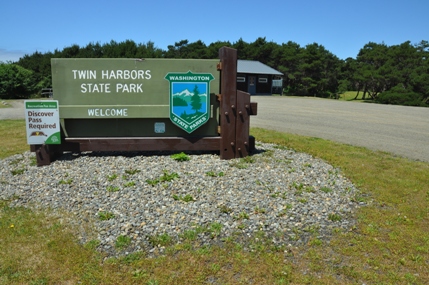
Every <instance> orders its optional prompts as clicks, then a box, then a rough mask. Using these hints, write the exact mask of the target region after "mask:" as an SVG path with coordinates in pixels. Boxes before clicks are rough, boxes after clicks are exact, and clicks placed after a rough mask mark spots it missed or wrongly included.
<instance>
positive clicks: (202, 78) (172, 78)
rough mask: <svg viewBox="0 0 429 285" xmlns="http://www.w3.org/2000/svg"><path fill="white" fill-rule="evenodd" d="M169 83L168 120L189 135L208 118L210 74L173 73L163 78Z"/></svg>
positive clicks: (211, 76)
mask: <svg viewBox="0 0 429 285" xmlns="http://www.w3.org/2000/svg"><path fill="white" fill-rule="evenodd" d="M165 79H167V80H168V81H169V82H170V120H171V121H172V122H173V124H175V125H176V126H178V127H179V128H181V129H183V130H185V131H186V132H188V133H191V132H193V131H195V130H196V129H198V128H199V127H200V126H202V125H204V124H205V123H206V122H207V121H208V120H209V118H210V81H212V80H213V79H214V76H213V75H212V74H210V73H192V72H191V71H188V72H187V73H173V72H170V73H168V74H167V75H166V76H165Z"/></svg>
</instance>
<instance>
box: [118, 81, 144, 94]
mask: <svg viewBox="0 0 429 285" xmlns="http://www.w3.org/2000/svg"><path fill="white" fill-rule="evenodd" d="M142 85H143V84H142V83H139V84H135V83H130V84H122V83H118V84H116V92H117V93H119V92H122V93H142V92H143V89H142Z"/></svg>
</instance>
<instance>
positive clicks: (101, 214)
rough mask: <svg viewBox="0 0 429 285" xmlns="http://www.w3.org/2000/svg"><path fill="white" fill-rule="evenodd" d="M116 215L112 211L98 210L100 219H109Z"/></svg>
mask: <svg viewBox="0 0 429 285" xmlns="http://www.w3.org/2000/svg"><path fill="white" fill-rule="evenodd" d="M114 217H115V215H114V214H113V213H111V212H104V211H101V212H98V218H99V219H100V221H107V220H110V219H113V218H114Z"/></svg>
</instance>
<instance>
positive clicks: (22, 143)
mask: <svg viewBox="0 0 429 285" xmlns="http://www.w3.org/2000/svg"><path fill="white" fill-rule="evenodd" d="M0 134H1V135H2V139H1V143H0V146H1V147H0V159H2V158H6V157H8V156H11V155H14V154H18V153H23V152H24V151H27V150H30V146H29V145H27V138H26V130H25V121H24V120H0Z"/></svg>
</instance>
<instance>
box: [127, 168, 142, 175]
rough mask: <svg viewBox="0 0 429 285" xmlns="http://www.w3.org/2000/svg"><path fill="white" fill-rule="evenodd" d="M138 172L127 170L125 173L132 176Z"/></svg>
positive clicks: (137, 170) (136, 170)
mask: <svg viewBox="0 0 429 285" xmlns="http://www.w3.org/2000/svg"><path fill="white" fill-rule="evenodd" d="M140 171H141V170H139V169H127V170H125V173H126V174H128V175H134V174H136V173H139V172H140Z"/></svg>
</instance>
